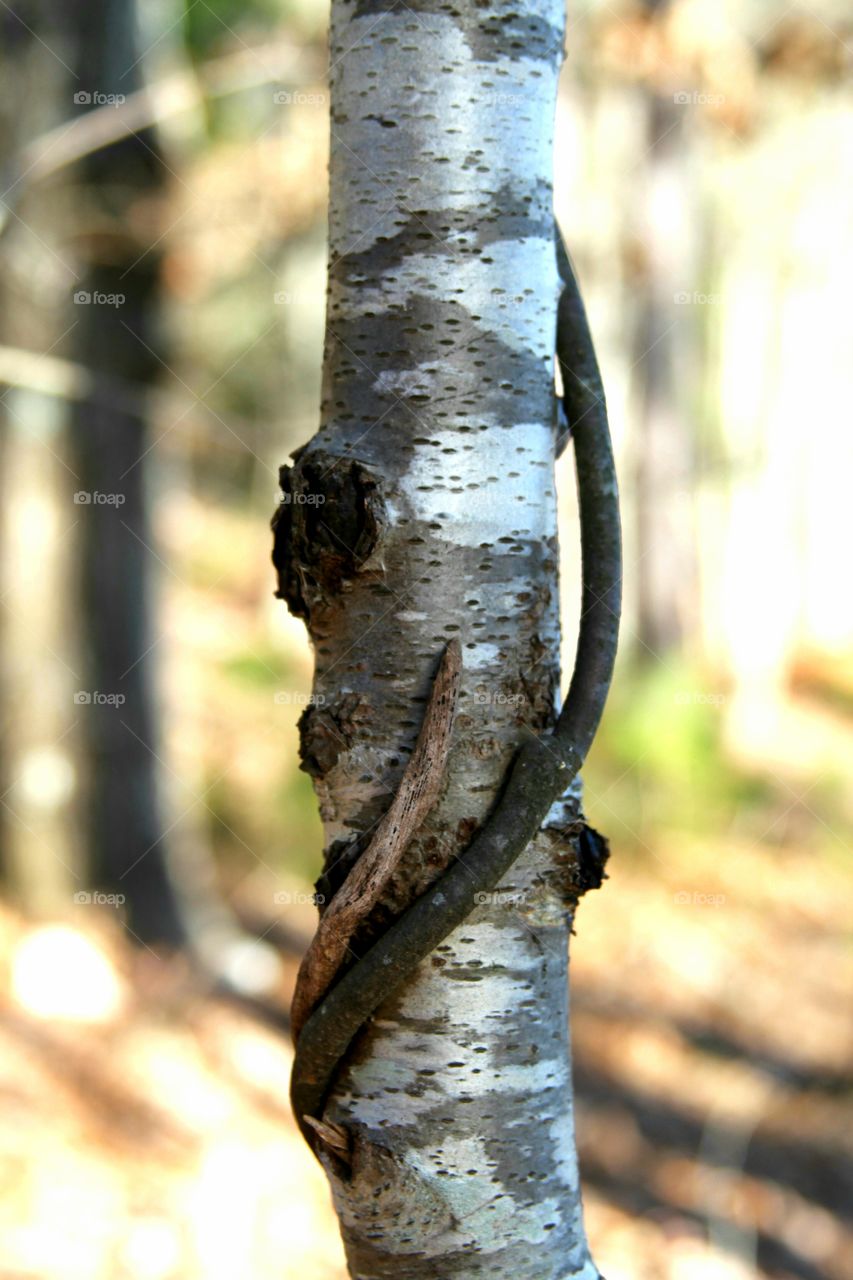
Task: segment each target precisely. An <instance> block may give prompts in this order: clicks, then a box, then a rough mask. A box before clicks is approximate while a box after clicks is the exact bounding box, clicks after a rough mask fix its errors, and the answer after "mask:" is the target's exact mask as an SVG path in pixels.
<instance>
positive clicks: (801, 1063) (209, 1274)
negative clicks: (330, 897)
mask: <svg viewBox="0 0 853 1280" xmlns="http://www.w3.org/2000/svg"><path fill="white" fill-rule="evenodd" d="M723 855H724V856H723ZM850 894H851V874H850V869H849V867H848V868H847V869H846V870H845V869H844V868H843V867H842V866H841V865H832V864H830V863H827V862H826V861H824V862H823V863H822V865H821V868H820V874H819V875H816V874H815V868H814V865H813V862H812V859H811V858H810V857H808V856H805V855H803V854H802V853H798V852H797V850H796V849H790V848H788V849H781V850H780V849H779V848H778V847H768V846H766V845H762V844H760V843H759V844H755V843H750V842H748V841H741V842H737V841H734V840H731V841H728V842H727V844H726V847H725V849H722V848H721V847H720V846H719V844H714V843H713V842H707V843H703V842H701V841H699V840H694V841H693V842H692V843H691V844H690V845H689V846H687V845H686V844H685V843H684V842H683V841H680V842H679V844H678V845H677V846H676V847H673V848H667V847H666V846H665V845H663V844H659V845H658V847H657V849H656V857H655V858H654V859H653V860H651V861H648V860H646V861H643V860H642V859H640V858H637V857H635V856H631V855H629V856H627V857H626V858H624V859H623V860H622V861H621V862H620V861H619V860H618V859H616V860H614V862H613V866H612V872H611V878H610V880H609V881H608V882H607V883H606V884H605V886H604V890H603V891H601V892H599V893H597V894H594V895H590V896H589V898H588V900H587V901H586V902H585V903H584V904H583V905H582V909H581V912H580V914H579V918H578V925H577V937H576V939H575V940H574V958H573V978H572V984H573V1005H574V1013H573V1020H574V1039H575V1060H576V1081H577V1088H578V1093H579V1144H580V1153H581V1164H582V1172H583V1178H584V1187H585V1199H586V1213H587V1223H588V1230H589V1235H590V1237H591V1241H592V1244H593V1248H594V1252H595V1256H596V1258H597V1260H598V1262H599V1265H600V1267H601V1269H602V1271H603V1273H604V1274H605V1275H606V1276H607V1277H608V1280H706V1278H707V1280H711V1278H713V1280H747V1278H748V1277H753V1276H761V1277H764V1276H766V1277H780V1278H781V1277H801V1278H802V1280H818V1278H820V1277H824V1278H826V1280H843V1277H846V1276H850V1275H851V1274H853V1221H851V1218H853V1125H851V1095H853V1079H851V1069H850V1063H851V1059H853V1054H852V1053H851V1050H853V1030H852V1029H851V1020H850V1009H851V993H853V966H852V965H851V954H850V948H849V944H848V934H849V924H850V921H849V901H850ZM293 965H294V961H293V958H292V957H291V958H290V960H288V962H287V963H286V964H285V966H284V973H285V977H284V980H283V989H282V996H285V995H286V990H285V988H286V987H287V986H288V985H289V983H290V982H291V981H292V975H293ZM0 992H1V993H2V1010H0V1099H2V1104H1V1105H2V1115H3V1120H2V1128H0V1259H2V1262H0V1275H2V1277H3V1280H220V1278H221V1280H235V1277H250V1276H251V1277H252V1280H265V1278H267V1277H269V1280H273V1278H275V1280H283V1278H287V1280H290V1278H292V1280H296V1278H297V1277H299V1278H300V1280H301V1278H303V1277H306V1278H308V1280H343V1277H344V1275H345V1271H344V1267H343V1261H342V1252H341V1247H340V1243H339V1240H338V1235H337V1228H336V1223H335V1219H334V1216H333V1214H332V1211H331V1208H330V1204H329V1200H328V1195H327V1190H326V1184H325V1181H324V1178H323V1175H322V1173H321V1171H320V1169H319V1167H318V1166H317V1165H316V1164H315V1163H314V1161H313V1159H312V1158H311V1157H310V1155H309V1154H308V1152H307V1150H306V1149H305V1147H304V1146H303V1144H302V1141H301V1139H300V1137H299V1135H298V1134H297V1132H296V1130H295V1128H294V1125H293V1122H292V1120H291V1117H290V1114H289V1110H288V1104H287V1080H288V1073H289V1068H290V1062H291V1051H290V1048H289V1045H288V1042H287V1039H286V1037H285V1036H284V1035H282V1034H280V1033H279V1032H276V1031H274V1030H271V1029H269V1028H268V1027H265V1026H264V1025H262V1024H261V1023H259V1022H258V1021H257V1020H256V1019H255V1018H254V1017H252V1016H251V1015H249V1014H247V1013H245V1012H243V1011H241V1010H240V1009H238V1008H236V1007H234V1006H232V1005H229V1004H228V1003H226V1002H224V1001H222V1000H220V999H217V998H214V997H212V996H211V995H209V994H205V993H204V992H203V991H202V990H200V989H199V987H198V985H197V984H196V983H195V982H194V980H193V979H192V978H191V977H190V975H189V974H188V973H187V971H186V969H185V967H184V966H183V965H182V964H180V963H179V962H177V961H174V960H173V961H171V962H166V961H163V960H159V959H157V958H155V957H154V956H153V955H151V954H150V953H148V952H146V951H145V950H144V949H143V950H140V949H139V948H134V949H132V948H131V947H129V946H128V945H127V944H126V943H125V942H124V941H123V939H122V937H121V934H120V933H119V931H118V929H117V927H116V924H115V920H114V918H112V919H111V918H110V914H109V908H105V909H104V910H103V911H98V909H97V908H94V907H92V906H86V907H80V908H78V909H77V911H76V914H75V915H74V916H73V918H72V917H69V918H68V919H66V920H64V921H56V922H53V923H50V924H41V925H38V926H35V925H31V924H26V923H25V922H24V921H22V920H21V919H20V918H19V917H17V916H15V915H14V914H12V913H10V912H8V911H7V912H5V913H4V915H3V917H2V952H0Z"/></svg>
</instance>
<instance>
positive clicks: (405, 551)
mask: <svg viewBox="0 0 853 1280" xmlns="http://www.w3.org/2000/svg"><path fill="white" fill-rule="evenodd" d="M563 24H564V13H563V5H562V0H525V3H524V4H523V5H521V6H519V5H516V4H513V3H511V2H510V0H497V3H490V4H488V5H485V4H481V3H475V2H474V0H464V2H462V3H457V4H455V5H450V4H445V5H442V4H440V3H439V2H438V0H414V2H412V3H408V2H407V3H406V4H405V5H404V4H402V3H400V4H395V3H393V0H333V4H332V37H331V65H332V72H331V94H332V158H331V188H330V290H329V300H328V336H327V346H326V358H325V377H324V402H323V415H322V426H321V430H320V431H319V433H318V434H317V435H316V436H315V437H314V439H313V440H312V441H311V442H310V444H309V445H308V446H306V448H305V449H303V450H302V451H300V453H299V454H298V456H297V461H296V465H295V466H294V467H293V468H285V469H283V474H282V480H283V488H284V492H285V503H284V504H283V505H282V507H281V508H280V512H279V516H278V518H277V532H276V556H275V558H276V563H277V566H278V568H279V575H280V586H281V594H282V595H283V596H284V597H285V598H286V599H287V601H288V603H289V605H290V607H291V608H292V609H294V610H295V611H296V612H298V613H300V614H301V615H302V616H304V617H305V618H306V621H307V624H308V627H309V631H310V633H311V637H312V640H313V643H314V647H315V653H316V678H315V686H314V694H315V698H314V705H312V706H311V707H310V708H309V709H308V711H307V712H306V714H305V716H304V717H303V720H302V725H301V731H302V754H303V765H304V767H306V768H307V769H308V770H309V772H311V774H312V775H313V777H314V780H315V785H316V790H317V794H318V797H319V801H320V807H321V812H322V817H323V821H324V824H325V832H326V877H325V880H324V881H323V884H322V886H321V887H322V888H323V889H324V891H325V892H326V895H327V897H328V895H329V894H330V893H332V892H334V890H335V888H337V887H338V886H339V885H340V883H341V882H342V879H343V877H344V876H345V874H346V871H347V870H348V869H349V867H350V866H352V864H353V861H354V860H355V858H356V857H357V856H358V854H359V852H361V850H363V848H364V847H365V844H366V840H367V837H368V833H369V832H370V830H371V828H372V827H373V826H374V824H375V823H376V822H377V820H378V819H379V818H380V817H381V816H382V814H383V813H384V812H385V811H386V810H387V808H388V806H389V804H390V801H391V798H392V796H393V793H394V791H395V789H396V787H397V784H398V783H399V780H400V776H401V774H402V771H403V769H404V767H405V763H406V759H407V756H408V754H409V753H410V752H411V750H412V747H413V744H414V742H415V739H416V737H417V733H418V728H419V725H420V721H421V718H422V715H423V707H424V703H425V700H426V697H427V694H428V692H429V688H430V682H431V680H432V677H433V675H434V672H435V669H436V665H437V662H438V659H439V657H440V655H441V652H442V650H443V648H444V646H445V644H446V642H447V641H448V639H450V638H451V637H452V636H458V637H459V639H460V641H461V645H462V656H463V672H462V683H461V692H460V699H459V709H458V713H457V718H456V724H455V729H454V737H453V746H452V748H451V754H450V760H449V765H448V783H447V786H446V788H445V791H444V794H443V796H442V798H441V799H440V800H439V802H438V804H437V806H436V807H435V809H434V810H433V811H432V814H431V815H430V818H429V819H428V821H427V822H426V824H425V825H424V828H423V829H422V830H421V831H420V832H419V834H418V835H416V836H415V838H414V840H413V842H412V844H411V846H410V847H409V849H408V851H407V853H406V855H405V857H404V860H403V870H402V871H401V873H400V875H399V876H398V877H397V880H399V883H396V882H395V883H394V884H392V886H391V889H390V890H389V892H387V893H386V895H385V898H384V902H383V907H382V909H380V910H379V911H378V912H376V913H374V915H373V916H372V917H371V919H370V921H369V927H366V928H365V929H364V930H362V935H361V936H360V935H356V938H355V940H354V944H353V951H354V953H355V954H356V955H360V954H361V953H362V951H363V949H364V947H365V945H366V944H367V942H368V941H369V940H370V938H371V937H372V936H374V935H375V934H376V933H377V932H379V931H381V929H382V927H383V925H384V924H386V923H387V921H388V920H389V919H390V918H392V917H393V915H394V914H395V913H396V912H398V911H399V910H400V909H401V907H402V905H403V904H404V903H405V901H407V900H408V899H409V898H410V896H411V893H412V891H413V890H420V889H422V888H423V887H425V886H426V885H427V884H428V883H429V882H430V881H431V879H433V878H434V877H435V876H436V875H437V874H438V873H439V871H440V870H442V869H443V868H444V867H445V866H446V865H447V864H448V862H449V861H450V860H451V859H452V858H453V857H455V856H459V855H461V856H462V857H463V859H464V850H465V848H466V845H467V844H468V843H469V841H470V838H471V835H472V833H473V831H474V830H475V829H476V828H477V827H478V826H479V825H480V824H482V823H483V821H484V820H485V818H486V816H487V815H488V813H489V811H490V808H491V806H492V804H493V802H494V799H495V796H496V793H497V792H498V789H499V787H500V784H501V782H502V780H503V778H504V776H505V773H506V770H507V767H508V765H509V762H510V760H511V758H512V756H513V753H514V751H515V749H516V748H517V747H518V745H519V742H520V740H521V735H522V732H523V729H524V727H525V726H526V727H529V728H531V729H532V730H534V731H535V732H541V731H543V730H545V729H546V728H548V727H550V726H551V725H552V724H553V720H554V715H555V704H556V699H557V692H558V681H559V671H558V655H559V617H558V589H557V587H558V583H557V573H558V546H557V525H556V503H555V493H554V466H553V463H554V434H555V404H554V391H553V355H554V346H555V323H556V299H557V292H558V278H557V267H556V260H555V252H554V223H553V214H552V203H551V169H552V123H553V116H554V104H555V96H556V86H557V74H558V70H559V65H560V61H561V56H562V40H563ZM577 812H578V799H577V792H575V794H574V796H570V797H569V798H567V799H566V800H564V801H562V802H560V803H559V804H558V805H555V806H554V808H553V809H552V811H551V814H550V815H549V820H548V823H547V824H546V827H545V829H543V831H542V833H541V835H540V837H539V838H538V839H537V840H536V841H535V842H534V844H533V845H532V846H531V847H530V849H528V851H527V853H526V854H525V855H524V856H523V857H522V859H521V860H520V861H519V862H518V863H517V864H516V866H515V868H514V869H513V871H512V873H511V877H510V879H509V880H508V881H507V882H506V883H505V885H504V886H503V892H502V893H501V894H497V895H494V897H493V899H492V900H490V901H488V902H484V903H475V902H474V901H473V896H474V895H473V891H472V914H471V917H470V919H469V920H468V921H467V922H466V924H465V925H464V926H463V927H462V928H459V929H457V930H456V931H455V932H454V933H452V934H451V935H450V936H449V937H448V938H447V940H446V942H445V943H444V944H443V945H441V946H440V947H438V949H437V950H436V952H435V953H434V954H433V955H432V956H430V957H429V958H428V959H427V960H426V961H424V962H423V963H422V964H421V966H420V968H419V970H418V971H417V974H416V977H415V978H414V980H412V981H411V982H409V983H408V984H407V985H406V986H405V987H404V988H403V989H402V991H401V992H400V993H398V994H397V995H396V996H395V997H394V998H392V999H389V1000H388V1001H387V1002H386V1004H385V1005H384V1006H383V1008H382V1009H381V1010H380V1011H379V1013H378V1014H377V1016H376V1017H375V1018H374V1019H373V1020H372V1021H371V1022H370V1023H369V1024H368V1026H367V1027H366V1028H365V1029H364V1030H363V1031H362V1033H361V1034H360V1036H359V1037H358V1038H357V1040H356V1042H355V1044H354V1045H353V1046H352V1048H351V1051H350V1053H349V1055H348V1057H347V1060H346V1062H345V1064H344V1069H343V1071H342V1072H341V1073H340V1075H339V1077H338V1080H337V1082H336V1084H335V1086H334V1089H333V1092H332V1095H331V1097H330V1099H329V1102H328V1105H327V1108H326V1112H325V1116H324V1119H325V1120H326V1121H327V1122H330V1123H335V1124H339V1125H343V1126H344V1127H345V1128H346V1129H347V1130H348V1131H349V1133H350V1134H351V1135H352V1138H353V1160H352V1168H351V1170H349V1171H347V1170H346V1169H344V1168H342V1167H341V1166H340V1165H339V1164H337V1162H335V1161H333V1160H331V1159H330V1160H329V1161H327V1172H328V1173H329V1176H330V1181H331V1184H332V1190H333V1195H334V1199H335V1205H336V1208H337V1211H338V1214H339V1218H340V1222H341V1228H342V1232H343V1236H344V1242H345V1245H346V1249H347V1256H348V1260H349V1266H350V1270H351V1273H352V1275H353V1276H354V1277H358V1278H359V1280H375V1278H378V1277H390V1276H394V1277H395V1278H396V1277H400V1276H405V1277H406V1280H417V1278H419V1277H424V1278H426V1277H430V1278H431V1280H432V1278H436V1277H441V1278H442V1280H445V1278H447V1277H465V1278H468V1277H482V1276H495V1277H502V1276H507V1277H509V1276H511V1277H513V1280H525V1278H527V1277H529V1278H531V1280H533V1278H534V1277H535V1280H558V1278H559V1280H563V1278H564V1277H569V1276H581V1277H585V1278H586V1277H589V1278H590V1280H591V1278H593V1277H595V1276H597V1271H596V1268H595V1267H594V1265H593V1263H592V1262H591V1260H590V1258H589V1253H588V1249H587V1245H586V1241H585V1238H584V1233H583V1226H582V1220H581V1208H580V1197H579V1188H578V1171H577V1161H576V1156H575V1143H574V1132H573V1117H572V1091H571V1079H570V1058H569V1042H568V1007H567V1006H568V993H567V948H568V931H569V925H570V917H571V909H572V904H573V902H575V901H576V880H575V869H576V858H575V853H574V849H573V845H572V842H571V840H570V838H569V831H570V829H571V827H572V824H573V823H574V822H575V821H576V819H577Z"/></svg>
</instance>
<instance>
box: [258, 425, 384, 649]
mask: <svg viewBox="0 0 853 1280" xmlns="http://www.w3.org/2000/svg"><path fill="white" fill-rule="evenodd" d="M292 456H293V459H294V465H293V466H292V467H291V466H283V467H280V468H279V485H280V487H281V495H282V496H281V501H280V502H279V505H278V509H277V511H276V513H275V515H274V516H273V519H272V529H273V552H272V560H273V565H274V566H275V569H276V573H277V575H278V590H277V591H276V596H277V597H278V598H279V599H281V600H285V601H286V602H287V606H288V608H289V609H290V611H291V613H293V614H295V615H296V616H297V617H300V618H304V619H305V620H306V621H307V622H308V624H309V626H310V625H311V621H312V612H313V611H314V610H316V608H317V606H318V605H319V606H322V605H328V604H330V603H331V602H332V601H334V599H335V598H336V597H337V596H339V595H340V594H341V592H342V591H343V590H344V588H345V584H346V583H347V582H348V581H349V580H350V579H352V578H354V577H355V575H356V574H357V573H358V572H359V570H360V569H361V567H362V565H364V563H365V561H366V560H367V559H368V557H369V556H370V554H371V553H372V551H373V550H374V548H375V547H376V544H377V543H378V541H379V538H380V534H381V530H382V528H383V526H384V524H385V516H384V506H383V503H382V499H381V496H380V493H379V477H378V476H376V475H375V474H374V473H373V472H371V471H370V470H369V468H367V467H366V466H365V465H364V464H363V463H361V462H356V461H355V460H353V459H350V458H346V457H340V456H338V455H334V454H330V453H327V452H326V451H325V450H320V449H313V450H311V451H310V452H308V451H306V450H297V451H296V453H294V454H293V455H292Z"/></svg>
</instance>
